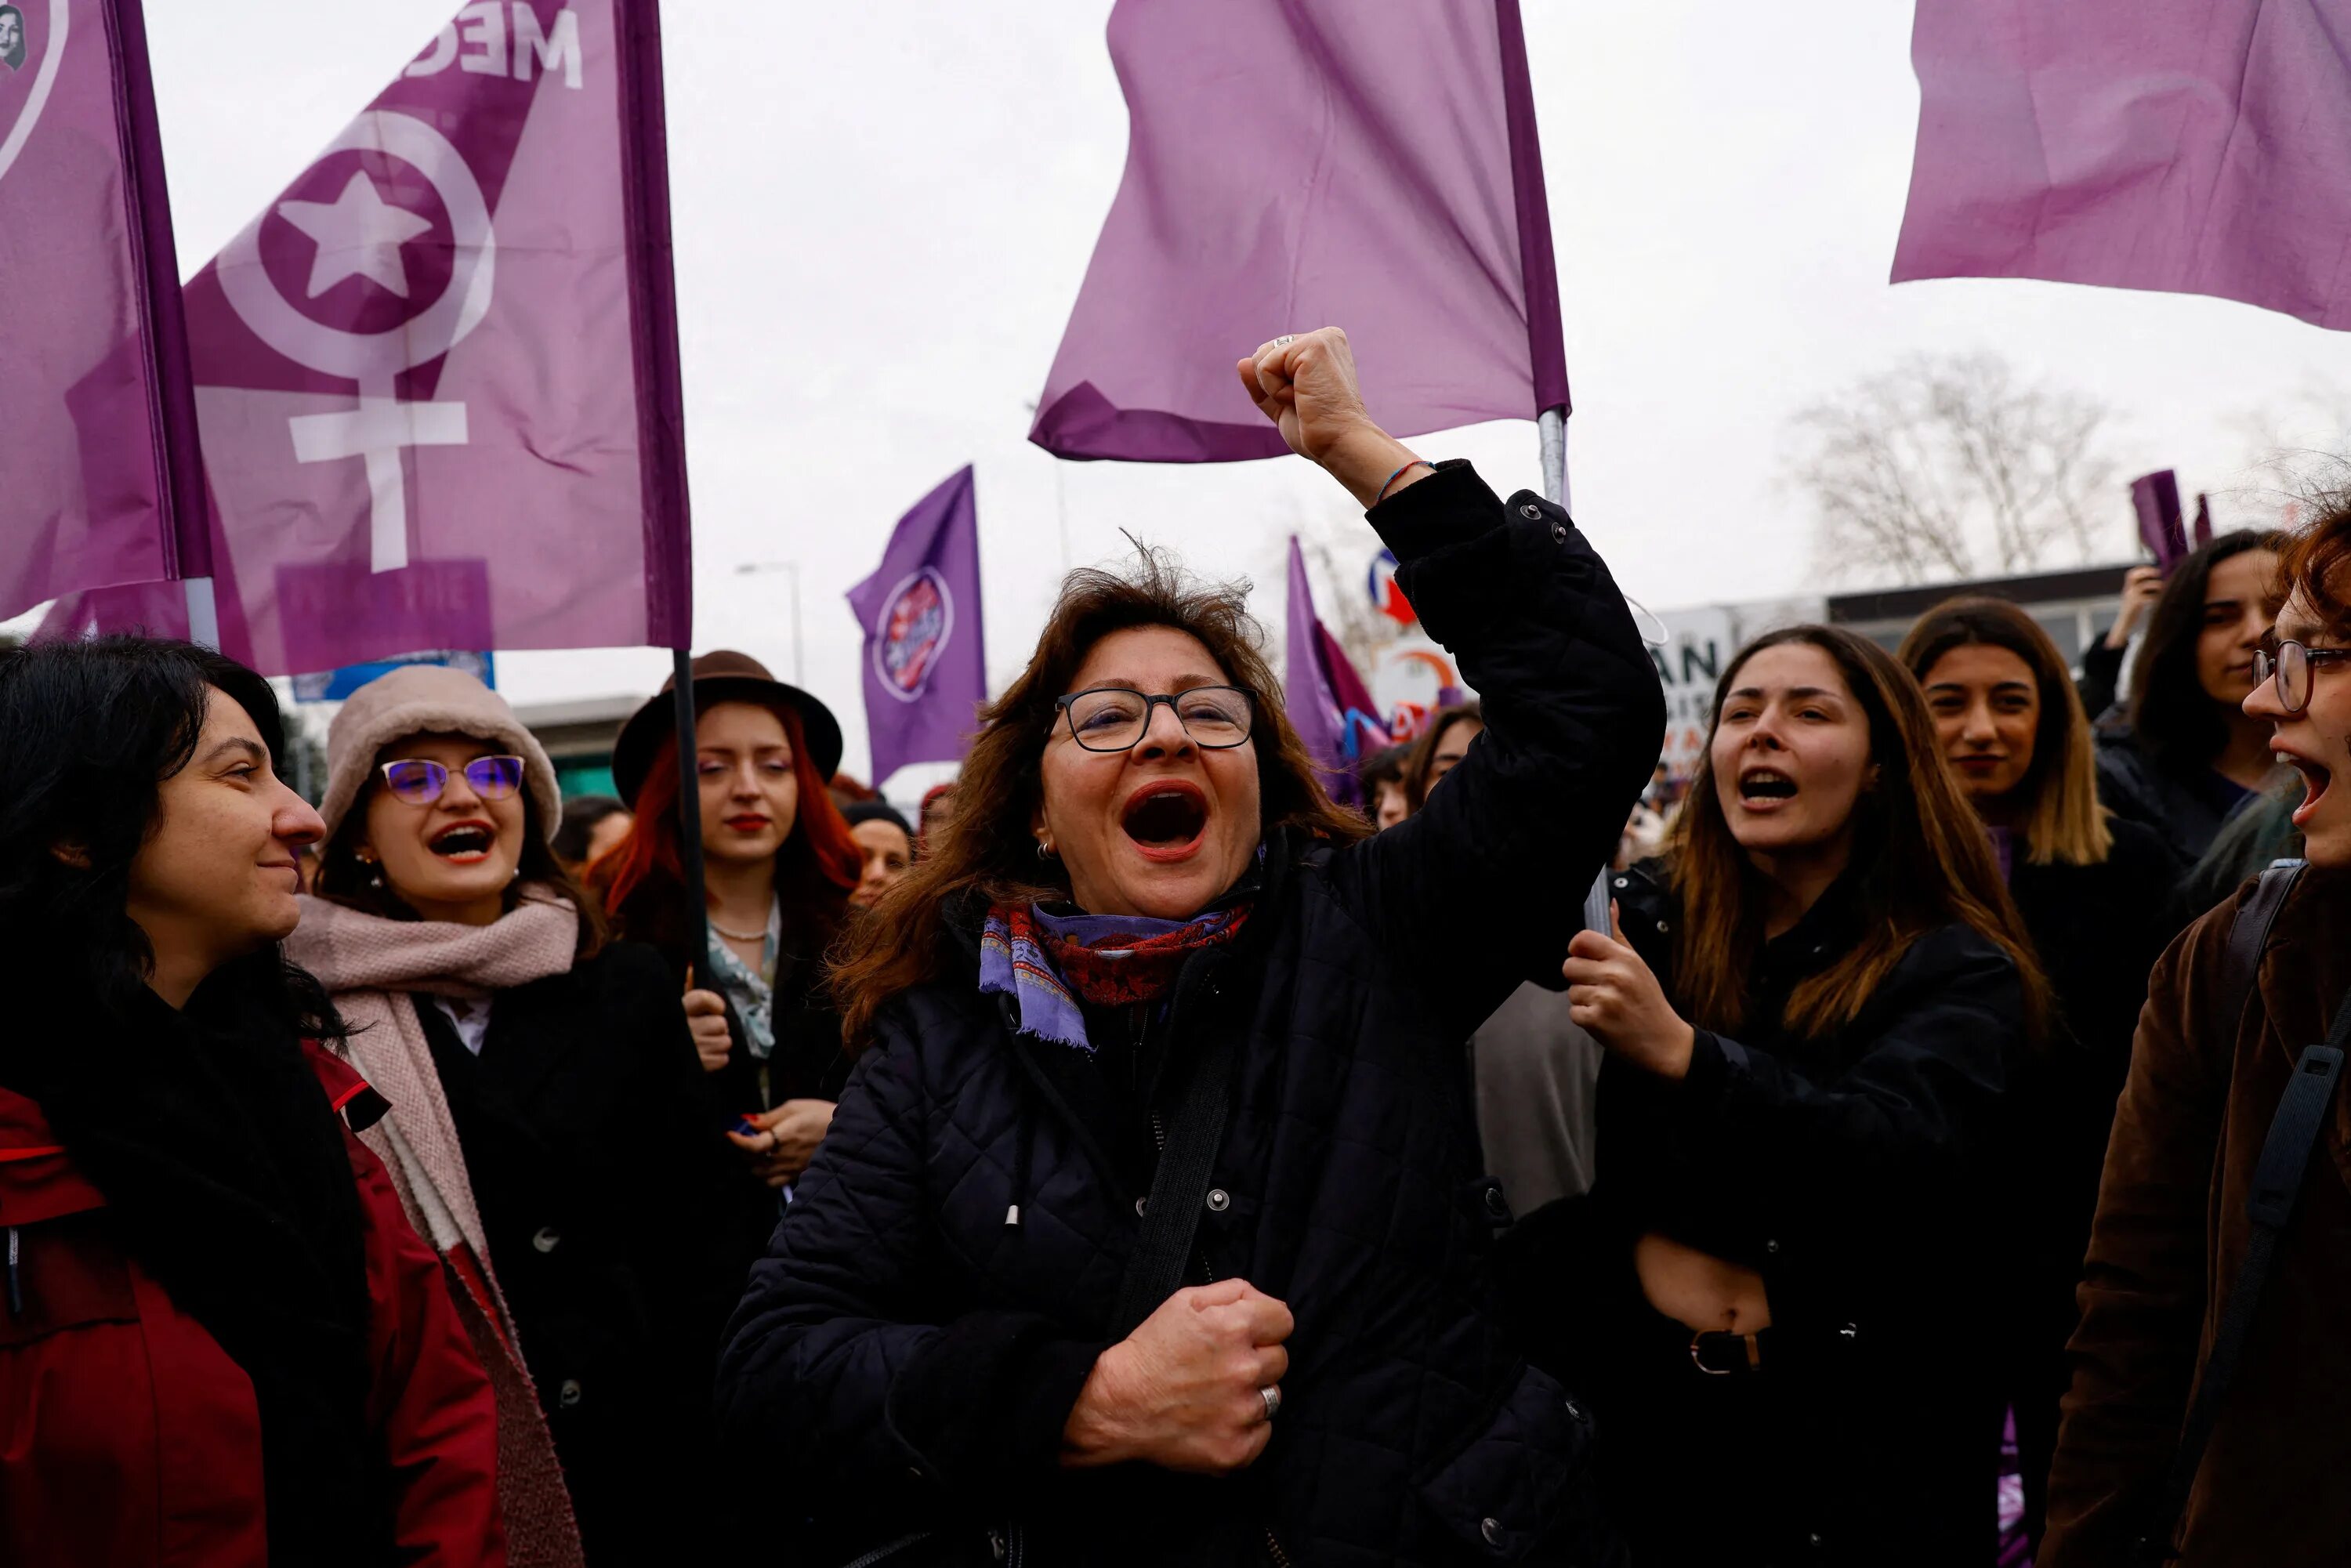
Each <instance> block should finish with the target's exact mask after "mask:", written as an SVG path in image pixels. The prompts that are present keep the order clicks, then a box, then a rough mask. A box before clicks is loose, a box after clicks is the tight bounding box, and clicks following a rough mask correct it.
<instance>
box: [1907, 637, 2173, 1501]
mask: <svg viewBox="0 0 2351 1568" xmlns="http://www.w3.org/2000/svg"><path fill="white" fill-rule="evenodd" d="M1896 656H1897V657H1898V658H1899V659H1900V660H1901V661H1902V663H1903V664H1904V665H1905V666H1906V667H1907V668H1908V669H1909V671H1910V672H1911V674H1914V675H1916V676H1917V679H1918V684H1919V685H1920V686H1921V687H1922V688H1923V689H1924V690H1925V692H1926V694H1927V707H1928V713H1929V714H1930V715H1932V716H1933V718H1934V721H1935V733H1936V735H1937V737H1938V738H1939V740H1940V742H1941V745H1942V747H1943V757H1944V759H1945V760H1946V761H1948V762H1949V764H1950V765H1951V771H1952V773H1953V774H1954V775H1955V776H1956V777H1957V778H1958V779H1959V788H1960V789H1961V790H1962V791H1964V792H1965V794H1966V795H1967V798H1968V803H1969V804H1970V805H1971V806H1973V807H1974V808H1975V811H1976V815H1977V816H1978V817H1979V818H1980V819H1981V820H1982V821H1983V824H1984V830H1985V831H1986V832H1987V833H1989V834H1990V835H1991V841H1992V849H1993V852H1994V854H1995V856H1996V857H1997V859H1998V860H1999V862H2000V865H2001V873H2002V875H2003V876H2004V877H2005V879H2006V880H2007V883H2008V891H2009V894H2010V896H2011V897H2012V898H2014V899H2015V901H2016V906H2017V911H2018V913H2019V914H2020V915H2022V918H2023V921H2024V929H2025V933H2026V935H2027V936H2030V937H2031V938H2032V948H2033V955H2034V956H2035V958H2036V959H2037V960H2038V961H2039V962H2040V964H2041V966H2042V968H2043V972H2044V973H2046V974H2047V976H2048V977H2049V988H2050V991H2051V993H2052V995H2053V997H2054V998H2055V1001H2056V1004H2057V1019H2056V1028H2055V1029H2054V1030H2053V1031H2052V1036H2051V1040H2050V1042H2049V1049H2048V1050H2047V1051H2043V1052H2041V1053H2039V1054H2037V1055H2036V1056H2034V1057H2033V1058H2032V1059H2031V1060H2030V1061H2028V1062H2027V1063H2026V1065H2025V1068H2024V1070H2023V1071H2021V1072H2020V1074H2019V1077H2018V1081H2017V1082H2016V1084H2015V1087H2014V1089H2013V1091H2012V1092H2011V1094H2010V1096H2009V1102H2010V1107H2011V1117H2012V1120H2011V1125H2012V1126H2013V1127H2014V1129H2015V1132H2014V1134H2013V1136H2012V1137H2011V1148H2010V1150H2009V1152H2008V1154H2007V1155H2006V1156H2005V1157H2004V1158H2003V1159H2002V1160H2001V1166H2000V1175H2001V1180H2002V1182H2003V1184H2004V1187H2005V1193H2006V1196H2005V1197H2003V1198H2002V1199H2001V1210H2002V1211H2003V1214H2004V1216H2005V1222H2004V1223H2005V1229H2006V1232H2007V1235H2008V1237H2009V1245H2008V1246H2007V1247H2006V1248H2005V1249H2003V1256H2002V1258H2001V1261H2000V1266H1999V1269H1998V1270H1997V1273H1996V1275H1995V1277H1994V1279H1993V1281H1992V1285H1993V1288H1994V1290H1995V1291H1996V1292H1997V1295H1998V1298H1999V1302H2000V1305H1999V1312H2000V1322H2001V1333H2002V1339H2003V1348H2002V1353H2001V1365H2000V1368H1999V1379H1998V1382H1997V1384H1996V1385H1995V1386H1993V1387H1991V1388H1988V1389H1987V1390H1986V1394H1987V1402H1986V1403H1987V1416H1986V1420H1987V1424H1988V1432H1987V1437H1986V1441H1987V1443H1989V1442H1990V1441H1991V1433H1994V1432H1997V1431H1998V1430H1999V1427H2000V1423H2001V1421H2002V1419H2003V1416H2004V1413H2005V1412H2006V1411H2008V1410H2011V1409H2012V1410H2013V1411H2014V1412H2015V1418H2016V1446H2017V1457H2018V1464H2019V1468H2020V1469H2021V1471H2022V1476H2023V1479H2024V1514H2023V1520H2022V1528H2023V1532H2024V1535H2025V1537H2026V1539H2027V1540H2028V1541H2029V1542H2031V1543H2032V1545H2033V1546H2035V1547H2038V1546H2039V1544H2040V1540H2041V1531H2042V1522H2043V1518H2044V1517H2045V1514H2046V1511H2047V1507H2046V1504H2047V1493H2048V1479H2049V1461H2050V1459H2051V1458H2052V1456H2053V1455H2054V1454H2055V1452H2056V1449H2057V1402H2058V1401H2059V1400H2060V1399H2061V1398H2063V1397H2064V1393H2065V1385H2066V1383H2067V1381H2068V1377H2069V1374H2068V1372H2067V1370H2066V1365H2065V1341H2066V1340H2067V1339H2068V1338H2069V1337H2070V1336H2071V1335H2072V1334H2073V1332H2074V1323H2075V1322H2077V1321H2078V1318H2079V1312H2078V1311H2077V1310H2076V1308H2075V1306H2074V1287H2075V1285H2077V1284H2078V1283H2080V1281H2081V1278H2082V1257H2083V1254H2084V1252H2085V1251H2086V1250H2087V1249H2088V1247H2089V1240H2090V1216H2091V1214H2092V1212H2093V1211H2094V1210H2095V1208H2096V1207H2097V1202H2098V1167H2099V1164H2100V1162H2101V1161H2103V1160H2104V1159H2105V1152H2106V1134H2108V1133H2109V1132H2110V1131H2111V1130H2112V1129H2113V1126H2114V1119H2115V1096H2116V1094H2118V1093H2120V1092H2121V1091H2122V1086H2123V1076H2124V1074H2125V1072H2126V1071H2127V1070H2128V1069H2129V1066H2130V1044H2131V1031H2132V1030H2133V1029H2135V1028H2136V1027H2137V1023H2138V1014H2139V1008H2140V1005H2141V1004H2142V1003H2144V1002H2145V1001H2146V999H2147V971H2148V970H2149V969H2151V968H2153V967H2155V960H2156V958H2157V957H2158V956H2159V955H2160V954H2161V953H2162V951H2163V948H2164V944H2165V943H2167V942H2168V941H2169V940H2170V939H2171V936H2172V935H2173V921H2172V918H2171V915H2170V910H2171V907H2172V905H2171V883H2172V860H2171V857H2170V854H2169V853H2168V851H2166V849H2165V848H2164V845H2163V841H2161V840H2160V839H2158V838H2157V837H2156V836H2155V834H2154V833H2153V832H2152V831H2149V830H2148V829H2147V828H2144V827H2141V826H2140V825H2139V824H2138V823H2137V822H2133V821H2128V820H2126V819H2123V818H2117V817H2114V816H2112V815H2111V814H2110V813H2109V812H2108V811H2107V810H2106V808H2105V805H2103V804H2102V803H2101V802H2100V800H2099V799H2098V772H2097V760H2096V742H2095V740H2094V739H2093V738H2092V737H2091V734H2090V721H2089V718H2088V716H2087V715H2086V714H2085V713H2084V711H2083V709H2082V703H2081V699H2080V697H2079V695H2077V694H2076V691H2075V688H2074V682H2073V679H2072V677H2071V675H2070V674H2068V672H2067V670H2066V668H2065V661H2064V656H2063V655H2061V654H2060V653H2058V652H2057V645H2056V643H2053V642H2052V641H2051V640H2050V637H2049V633H2048V632H2044V631H2043V630H2042V629H2041V624H2040V622H2036V621H2035V620H2033V619H2032V616H2031V615H2029V614H2027V613H2026V612H2024V611H2023V610H2022V609H2020V608H2019V607H2018V606H2016V605H2014V604H2012V603H2011V602H2009V601H2007V600H2004V599H1980V598H1977V599H1955V600H1950V601H1947V602H1945V603H1943V604H1939V605H1937V606H1936V607H1935V608H1934V609H1932V610H1929V611H1928V612H1927V613H1926V614H1925V615H1924V616H1922V617H1920V618H1919V621H1918V623H1917V625H1915V626H1913V627H1912V628H1911V629H1910V634H1909V635H1908V636H1907V637H1906V638H1904V639H1903V641H1902V649H1901V652H1900V653H1899V654H1897V655H1896Z"/></svg>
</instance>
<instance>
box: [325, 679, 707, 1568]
mask: <svg viewBox="0 0 2351 1568" xmlns="http://www.w3.org/2000/svg"><path fill="white" fill-rule="evenodd" d="M327 768H328V784H327V799H326V802H325V806H324V815H325V818H326V822H327V828H328V835H329V836H328V840H327V848H326V852H325V853H324V854H323V856H322V857H321V860H320V864H319V894H320V896H319V897H318V898H314V899H306V900H304V901H303V903H304V908H303V915H302V925H301V929H300V930H299V931H298V933H297V934H296V936H295V939H294V941H293V943H292V944H291V945H290V946H291V950H292V951H293V952H294V953H295V954H296V955H297V956H298V961H299V962H301V963H303V964H304V965H305V966H306V967H308V968H309V969H310V970H311V971H312V972H313V973H315V974H317V975H318V977H319V978H320V979H321V980H323V981H324V982H325V983H326V985H327V987H328V988H329V990H330V991H331V992H333V994H334V997H335V1003H336V1006H337V1007H338V1008H340V1009H341V1010H342V1012H343V1015H344V1017H345V1018H347V1019H350V1022H351V1024H352V1025H353V1033H352V1036H351V1040H350V1045H349V1050H350V1054H351V1056H352V1058H353V1060H354V1061H357V1062H358V1063H359V1064H360V1067H361V1069H362V1070H363V1071H366V1072H367V1073H368V1075H369V1077H370V1078H371V1081H373V1082H376V1083H378V1084H380V1085H381V1087H382V1088H383V1090H384V1092H385V1094H386V1095H387V1096H388V1097H389V1098H390V1099H391V1100H392V1115H391V1117H390V1118H389V1120H388V1121H387V1123H386V1124H385V1125H384V1126H383V1127H382V1128H381V1129H379V1131H378V1132H377V1133H376V1134H373V1135H374V1136H376V1137H377V1138H378V1139H379V1140H380V1141H381V1147H382V1149H383V1152H384V1153H385V1155H387V1157H388V1162H389V1163H390V1164H391V1166H392V1171H393V1175H394V1176H395V1178H396V1179H397V1180H398V1182H399V1184H400V1186H401V1189H402V1197H403V1198H404V1199H405V1200H406V1201H407V1203H408V1205H409V1207H410V1211H411V1213H412V1215H413V1217H414V1218H415V1222H416V1224H417V1227H418V1228H419V1229H421V1230H423V1231H425V1232H426V1233H427V1234H428V1235H429V1236H431V1238H432V1239H434V1242H435V1243H437V1244H438V1245H439V1247H440V1249H441V1251H442V1253H443V1255H444V1257H445V1258H446V1259H447V1260H448V1264H449V1268H450V1270H451V1272H452V1275H453V1277H454V1278H455V1279H456V1280H458V1281H461V1282H462V1283H463V1285H464V1287H465V1306H466V1309H467V1310H468V1311H469V1312H472V1313H473V1314H474V1316H475V1327H476V1328H477V1329H478V1330H479V1331H480V1332H479V1333H478V1334H477V1338H479V1339H480V1340H481V1342H482V1343H484V1344H485V1345H486V1346H490V1347H494V1348H493V1349H490V1350H486V1351H485V1354H486V1356H487V1357H488V1358H489V1361H490V1370H491V1373H492V1375H493V1377H494V1379H495V1380H496V1383H497V1384H498V1386H499V1392H500V1394H501V1396H503V1399H504V1403H503V1406H502V1411H501V1413H502V1415H503V1416H505V1417H506V1419H505V1421H504V1424H503V1427H502V1430H501V1433H500V1437H501V1444H502V1452H503V1453H504V1454H505V1455H506V1457H507V1461H508V1462H507V1464H506V1465H505V1466H504V1467H503V1469H502V1474H501V1484H502V1486H503V1488H504V1495H505V1496H506V1497H507V1516H508V1520H509V1522H510V1527H511V1528H512V1529H513V1531H514V1532H515V1534H516V1537H517V1548H518V1549H519V1548H520V1547H521V1546H522V1545H523V1544H524V1543H525V1542H528V1544H529V1545H530V1547H531V1550H532V1556H533V1560H534V1561H544V1560H549V1559H553V1560H558V1561H560V1560H562V1559H563V1558H564V1557H565V1555H566V1554H567V1553H570V1554H576V1552H577V1551H578V1546H577V1545H576V1544H574V1543H573V1542H572V1539H571V1536H572V1531H571V1518H570V1517H569V1516H568V1515H569V1514H570V1513H576V1516H577V1520H578V1525H579V1531H578V1539H579V1541H580V1542H584V1544H585V1547H586V1553H587V1561H588V1563H590V1568H597V1565H601V1564H616V1563H644V1562H652V1561H655V1560H657V1559H658V1558H659V1557H660V1556H662V1555H664V1554H666V1553H670V1552H676V1553H678V1554H679V1555H680V1556H683V1557H685V1558H687V1559H689V1560H691V1559H692V1558H693V1556H694V1554H695V1552H697V1551H699V1550H701V1543H700V1537H699V1533H698V1532H699V1531H701V1530H703V1529H704V1528H705V1527H706V1522H707V1517H708V1514H707V1511H685V1512H684V1514H683V1515H681V1514H680V1513H679V1511H676V1510H675V1509H674V1508H673V1506H672V1500H673V1499H674V1496H675V1495H676V1493H677V1490H678V1489H679V1488H681V1487H684V1486H685V1485H687V1484H689V1483H690V1482H691V1481H692V1480H693V1479H695V1477H696V1475H697V1474H698V1467H697V1465H696V1463H695V1460H696V1458H697V1456H698V1455H700V1454H701V1453H702V1452H703V1451H704V1450H705V1448H706V1438H707V1435H708V1427H709V1423H708V1419H707V1412H708V1409H709V1386H710V1376H711V1371H712V1368H713V1366H714V1364H715V1363H716V1355H717V1338H718V1333H719V1328H720V1325H721V1323H722V1322H723V1321H724V1318H725V1314H726V1296H727V1295H728V1294H729V1293H730V1292H731V1291H732V1289H733V1286H734V1284H735V1283H736V1281H735V1280H733V1279H731V1278H729V1277H728V1275H727V1271H726V1268H725V1264H724V1259H723V1254H722V1251H721V1249H720V1245H719V1238H720V1235H721V1228H720V1226H719V1223H718V1211H719V1210H720V1208H721V1207H722V1205H723V1204H724V1202H725V1195H726V1191H727V1183H728V1177H729V1174H730V1173H729V1171H728V1169H727V1164H726V1151H725V1150H724V1149H723V1148H721V1147H720V1146H719V1145H717V1143H716V1140H715V1139H713V1138H712V1137H711V1136H710V1134H709V1130H708V1126H707V1123H706V1121H705V1115H704V1108H703V1101H702V1073H701V1070H700V1068H699V1067H698V1066H697V1065H696V1062H695V1053H694V1047H693V1043H692V1041H691V1040H689V1038H688V1036H687V1033H686V1027H685V1020H684V1019H683V1018H682V1017H681V1016H680V1013H679V1009H678V1005H677V993H676V989H675V988H674V986H673V985H672V984H671V982H670V978H669V975H668V973H667V971H666V970H665V969H664V967H663V965H662V962H661V958H660V956H659V955H657V954H655V953H653V951H651V950H650V949H648V948H644V947H640V946H632V945H631V944H628V943H607V942H606V941H605V940H604V933H603V929H602V926H601V923H600V922H599V921H598V920H597V918H596V916H595V915H594V913H593V910H592V908H591V907H590V905H589V904H588V901H587V900H586V898H585V897H584V895H582V894H581V893H580V890H579V888H578V887H577V886H576V885H575V884H574V883H572V882H571V880H570V878H569V876H567V875H566V874H565V873H564V872H563V870H562V868H561V867H560V866H559V864H558V863H557V862H556V859H555V854H554V852H553V850H552V848H551V847H550V844H549V840H550V838H551V837H552V836H553V832H554V829H555V827H556V826H557V824H558V822H559V820H560V811H561V807H560V805H559V797H558V792H557V787H556V782H555V769H554V767H553V765H552V764H550V763H549V761H548V759H547V754H546V752H545V751H543V750H542V749H540V747H539V745H538V741H537V740H535V739H533V738H532V737H531V735H530V732H529V731H528V730H527V729H525V728H524V727H522V724H521V722H520V721H519V720H517V718H516V717H515V716H514V711H513V710H512V709H511V708H509V707H508V706H507V704H506V702H505V700H504V699H503V698H501V697H500V696H498V695H497V694H496V693H495V692H492V691H490V690H489V689H488V688H487V687H486V686H484V685H482V684H481V682H479V681H477V680H475V678H474V677H473V676H471V675H468V674H464V673H462V672H460V671H456V670H445V669H436V668H433V667H430V666H425V665H415V666H410V667H406V668H402V669H399V670H395V671H393V672H392V673H391V674H387V675H384V676H382V677H381V678H380V679H378V680H375V681H372V682H371V683H370V684H368V685H365V686H363V687H361V688H360V690H359V692H358V693H356V694H355V695H353V696H352V697H351V699H350V701H349V702H347V703H345V704H344V705H343V706H342V709H341V711H340V713H338V714H337V715H336V716H335V722H334V725H333V727H332V728H331V729H330V730H329V733H328V740H327ZM534 1391H535V1392H536V1395H537V1399H536V1402H535V1406H534V1402H533V1400H532V1398H531V1395H532V1393H533V1392H534ZM550 1432H551V1433H552V1438H553V1453H552V1455H549V1452H548V1442H549V1433H550ZM552 1459H559V1460H560V1461H561V1469H560V1472H559V1474H558V1473H557V1472H556V1471H555V1469H554V1466H553V1464H552V1462H551V1460H552ZM567 1486H568V1490H569V1504H570V1507H569V1511H567V1509H566V1507H565V1491H566V1490H567Z"/></svg>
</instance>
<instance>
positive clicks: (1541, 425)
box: [1535, 408, 1608, 932]
mask: <svg viewBox="0 0 2351 1568" xmlns="http://www.w3.org/2000/svg"><path fill="white" fill-rule="evenodd" d="M1535 434H1536V435H1537V436H1538V437H1539V438H1540V439H1541V443H1542V484H1543V495H1544V496H1545V497H1548V498H1549V499H1550V500H1551V501H1552V503H1553V504H1555V505H1557V506H1560V507H1565V506H1566V505H1567V410H1565V409H1563V408H1547V409H1545V410H1543V411H1542V413H1541V414H1539V415H1537V416H1536V419H1535ZM1583 924H1584V925H1585V926H1586V927H1587V928H1588V929H1590V930H1593V931H1600V932H1605V931H1606V930H1607V929H1608V868H1607V867H1606V866H1602V867H1601V868H1600V874H1599V875H1598V876H1595V877H1593V879H1592V888H1591V891H1590V892H1588V893H1586V894H1584V895H1583Z"/></svg>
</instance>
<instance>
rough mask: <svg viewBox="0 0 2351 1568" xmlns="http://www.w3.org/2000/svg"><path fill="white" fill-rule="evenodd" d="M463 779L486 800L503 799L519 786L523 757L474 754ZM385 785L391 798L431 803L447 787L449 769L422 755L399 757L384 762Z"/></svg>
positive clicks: (427, 804) (412, 803) (419, 804)
mask: <svg viewBox="0 0 2351 1568" xmlns="http://www.w3.org/2000/svg"><path fill="white" fill-rule="evenodd" d="M464 771H465V782H466V784H467V785H469V786H470V787H471V788H472V789H473V791H474V793H475V794H476V795H479V796H480V797H481V798H482V799H483V800H505V799H506V798H507V796H509V795H511V794H513V793H514V792H515V791H516V790H517V789H521V788H522V758H519V757H476V758H474V760H472V761H471V762H468V763H467V764H465V769H464ZM382 772H383V783H384V788H385V789H390V790H391V791H392V799H394V800H405V801H407V802H408V803H409V804H410V805H412V806H430V805H431V804H433V802H434V801H435V800H439V799H441V791H443V790H444V789H447V788H449V770H448V769H447V768H444V767H442V766H441V764H439V763H437V762H427V761H426V760H424V758H421V757H409V758H402V759H401V760H400V761H398V762H387V763H385V764H384V765H383V768H382Z"/></svg>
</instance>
